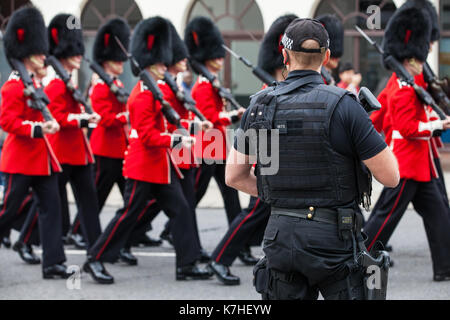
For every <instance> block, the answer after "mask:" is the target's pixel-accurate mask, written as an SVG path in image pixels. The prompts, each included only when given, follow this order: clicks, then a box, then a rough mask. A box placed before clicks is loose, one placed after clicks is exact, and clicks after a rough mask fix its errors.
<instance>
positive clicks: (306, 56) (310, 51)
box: [281, 19, 331, 72]
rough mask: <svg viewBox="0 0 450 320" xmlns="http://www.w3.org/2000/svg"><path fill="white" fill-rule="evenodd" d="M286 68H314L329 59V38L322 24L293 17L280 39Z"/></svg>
mask: <svg viewBox="0 0 450 320" xmlns="http://www.w3.org/2000/svg"><path fill="white" fill-rule="evenodd" d="M281 45H282V46H283V51H282V53H283V59H284V64H285V65H286V68H287V70H288V71H289V72H290V71H293V70H314V71H318V72H320V69H321V68H322V65H324V64H327V63H328V61H329V60H330V55H331V52H330V49H329V46H330V39H329V37H328V33H327V31H326V30H325V28H324V26H323V25H322V24H321V23H320V22H319V21H317V20H313V19H295V20H294V21H292V22H291V24H290V25H289V26H288V27H287V28H286V31H285V33H284V35H283V38H282V39H281Z"/></svg>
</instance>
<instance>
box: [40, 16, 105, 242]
mask: <svg viewBox="0 0 450 320" xmlns="http://www.w3.org/2000/svg"><path fill="white" fill-rule="evenodd" d="M72 18H73V16H71V15H69V14H59V15H57V16H55V17H54V18H53V19H52V21H51V22H50V24H49V27H48V37H49V42H50V55H53V56H54V57H55V58H56V59H58V60H59V62H60V63H61V65H62V67H63V68H64V69H65V70H66V72H67V73H68V74H69V75H70V74H72V72H73V71H74V70H77V69H79V68H80V64H81V59H82V56H83V54H84V44H83V37H82V31H81V29H77V28H69V27H68V21H70V19H72ZM70 81H71V80H70ZM45 92H46V93H47V95H48V97H49V99H50V104H49V109H50V110H51V112H52V114H53V115H54V117H55V119H56V121H58V123H59V125H60V126H61V130H60V131H59V132H58V133H56V134H54V135H53V136H51V137H50V138H49V141H50V143H51V145H52V147H53V149H54V150H55V154H56V157H57V158H58V160H59V161H60V163H61V165H62V168H63V172H62V173H60V174H59V176H58V185H59V194H60V197H61V209H62V212H63V214H62V217H63V232H64V234H67V232H68V231H69V227H70V215H69V204H68V201H67V192H66V186H67V183H68V182H70V185H71V187H72V190H73V193H74V196H75V199H76V202H77V207H78V209H79V213H80V221H81V230H82V233H83V235H84V239H85V240H86V242H87V247H89V246H91V245H92V244H93V243H94V242H95V241H96V240H97V238H98V236H99V235H100V233H101V229H100V221H99V217H98V203H97V199H96V191H95V185H94V178H93V176H92V168H91V165H92V164H93V163H94V156H93V154H92V150H91V147H90V145H89V142H88V140H87V137H86V135H85V133H84V132H83V128H87V127H88V124H89V123H97V122H98V120H99V116H98V114H96V113H93V114H87V113H86V112H85V110H84V108H83V107H82V106H81V105H80V104H79V103H78V102H77V101H76V100H75V99H74V97H73V96H72V93H71V91H70V89H69V88H68V86H67V85H66V84H65V83H64V81H63V80H62V79H61V78H59V77H58V76H55V78H54V79H52V80H51V81H50V82H49V83H48V85H47V86H46V88H45Z"/></svg>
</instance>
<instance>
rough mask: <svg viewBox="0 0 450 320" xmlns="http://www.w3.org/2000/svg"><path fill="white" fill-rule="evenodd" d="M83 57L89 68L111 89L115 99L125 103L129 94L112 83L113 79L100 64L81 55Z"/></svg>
mask: <svg viewBox="0 0 450 320" xmlns="http://www.w3.org/2000/svg"><path fill="white" fill-rule="evenodd" d="M83 59H84V60H85V61H86V62H87V63H88V64H89V68H91V70H92V71H94V72H95V73H96V74H97V75H98V76H99V77H100V79H102V80H103V82H104V83H106V85H107V86H108V87H109V90H111V92H112V93H114V95H115V96H116V98H117V100H118V101H119V102H120V103H123V104H126V103H127V101H128V98H129V96H130V94H129V93H128V92H126V91H125V89H124V88H122V87H119V86H117V85H116V84H115V83H114V79H113V78H112V77H111V76H110V75H109V74H107V73H106V72H105V70H104V69H103V68H102V66H100V65H99V64H98V63H97V62H95V61H91V60H89V59H88V58H86V57H83Z"/></svg>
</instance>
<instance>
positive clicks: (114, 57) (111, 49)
mask: <svg viewBox="0 0 450 320" xmlns="http://www.w3.org/2000/svg"><path fill="white" fill-rule="evenodd" d="M115 37H117V38H118V39H119V40H120V42H121V43H122V44H123V46H124V47H125V48H126V49H127V50H128V45H129V43H130V27H129V26H128V24H127V22H126V21H125V20H123V19H121V18H115V19H111V20H109V21H108V22H106V23H105V24H104V25H103V26H101V27H100V29H99V30H98V32H97V35H96V37H95V42H94V48H93V57H94V60H95V61H96V62H97V63H99V64H101V63H103V62H105V61H126V60H127V55H126V54H125V53H124V52H123V51H122V49H121V48H120V46H119V44H118V43H117V41H116V38H115Z"/></svg>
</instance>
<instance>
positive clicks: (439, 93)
mask: <svg viewBox="0 0 450 320" xmlns="http://www.w3.org/2000/svg"><path fill="white" fill-rule="evenodd" d="M423 77H424V79H425V82H426V83H428V90H429V91H430V94H431V95H432V97H433V98H434V100H435V101H436V103H437V104H438V105H439V106H440V107H441V109H442V110H444V111H445V113H447V114H449V113H450V99H449V98H448V96H447V94H446V93H445V92H444V90H443V88H442V86H443V85H444V82H443V81H442V80H440V79H438V77H437V76H436V75H435V74H434V72H433V70H432V69H431V67H430V65H429V64H428V62H425V64H424V65H423Z"/></svg>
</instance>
